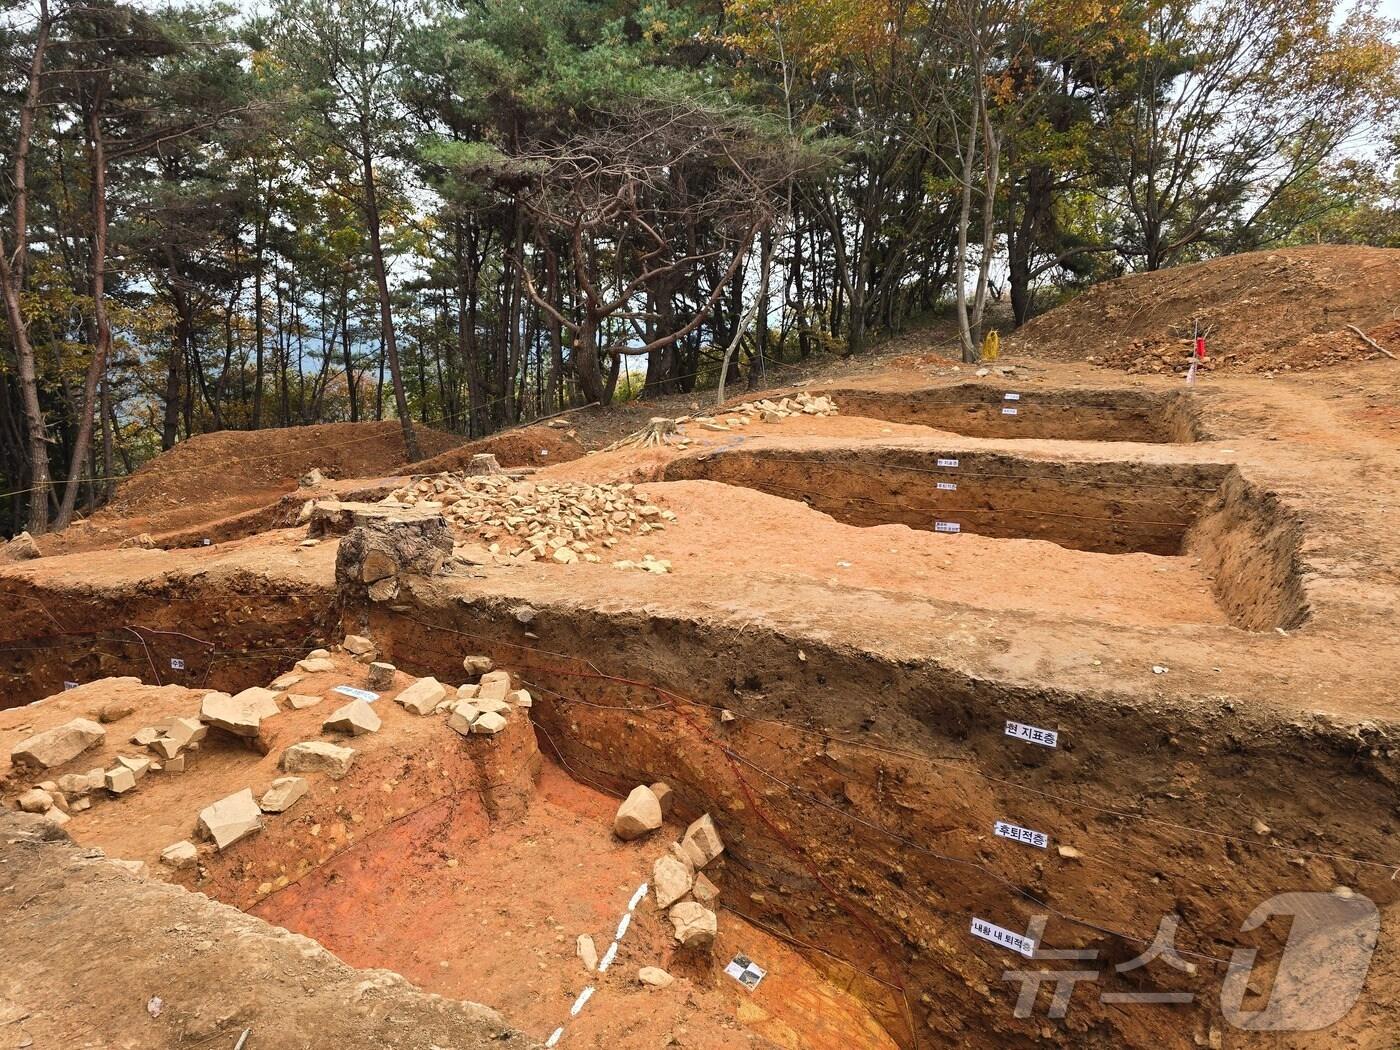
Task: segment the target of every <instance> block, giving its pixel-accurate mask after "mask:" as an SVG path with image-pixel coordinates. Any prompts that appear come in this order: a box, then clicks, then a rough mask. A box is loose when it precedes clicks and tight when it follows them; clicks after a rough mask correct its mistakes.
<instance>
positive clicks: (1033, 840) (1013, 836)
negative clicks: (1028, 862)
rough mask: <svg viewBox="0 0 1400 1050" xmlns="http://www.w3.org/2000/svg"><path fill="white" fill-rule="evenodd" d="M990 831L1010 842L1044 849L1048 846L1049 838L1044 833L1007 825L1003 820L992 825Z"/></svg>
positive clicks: (1016, 825) (1015, 825)
mask: <svg viewBox="0 0 1400 1050" xmlns="http://www.w3.org/2000/svg"><path fill="white" fill-rule="evenodd" d="M992 830H993V831H994V832H996V834H997V835H998V837H1000V838H1004V839H1010V840H1011V841H1012V842H1024V843H1025V844H1026V845H1027V846H1036V847H1038V848H1040V849H1045V848H1046V847H1047V846H1049V845H1050V836H1049V835H1047V834H1045V832H1043V831H1032V830H1031V829H1030V828H1023V827H1021V826H1020V825H1018V824H1008V823H1007V822H1006V821H1004V820H999V821H997V822H996V823H995V824H994V825H992Z"/></svg>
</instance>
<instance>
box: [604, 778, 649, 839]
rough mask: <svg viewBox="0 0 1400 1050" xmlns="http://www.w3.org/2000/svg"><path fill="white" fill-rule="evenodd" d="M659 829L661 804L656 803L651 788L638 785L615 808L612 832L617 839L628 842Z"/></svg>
mask: <svg viewBox="0 0 1400 1050" xmlns="http://www.w3.org/2000/svg"><path fill="white" fill-rule="evenodd" d="M659 827H661V803H660V802H658V801H656V796H655V795H654V794H652V791H651V788H649V787H647V786H646V785H645V784H640V785H638V786H637V787H634V788H633V789H632V793H631V794H630V795H628V796H627V798H626V799H624V800H623V802H622V805H620V806H618V807H617V816H616V817H614V818H613V832H614V833H615V834H616V835H617V837H618V838H620V839H622V840H624V841H629V840H631V839H636V838H641V837H642V836H643V835H645V834H646V833H647V832H649V831H655V830H656V829H657V828H659Z"/></svg>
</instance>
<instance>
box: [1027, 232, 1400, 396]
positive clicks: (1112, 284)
mask: <svg viewBox="0 0 1400 1050" xmlns="http://www.w3.org/2000/svg"><path fill="white" fill-rule="evenodd" d="M1397 301H1400V249H1394V248H1364V247H1355V246H1334V245H1319V246H1314V247H1305V248H1287V249H1279V250H1277V251H1260V252H1250V253H1247V254H1244V255H1231V256H1226V257H1224V258H1220V259H1212V260H1211V261H1209V262H1204V263H1198V264H1195V265H1192V266H1177V267H1173V268H1172V269H1169V270H1160V271H1158V272H1156V273H1140V274H1132V275H1130V276H1127V277H1120V278H1118V279H1117V280H1115V281H1106V282H1104V283H1103V284H1098V285H1095V286H1094V287H1092V288H1090V289H1089V290H1088V291H1086V292H1084V293H1082V294H1081V295H1078V296H1076V297H1075V298H1074V299H1072V300H1070V301H1069V302H1068V303H1067V304H1065V305H1064V306H1062V307H1060V308H1059V309H1056V310H1051V311H1050V312H1048V313H1045V314H1042V315H1041V316H1039V317H1037V318H1034V319H1033V320H1032V321H1031V322H1030V323H1029V324H1027V325H1025V326H1024V327H1022V328H1021V329H1019V330H1018V331H1017V332H1016V334H1015V337H1014V338H1013V340H1012V345H1013V347H1015V348H1016V349H1018V350H1030V349H1032V348H1033V349H1034V352H1035V353H1036V354H1037V356H1041V357H1046V358H1054V359H1060V360H1086V359H1087V360H1089V361H1091V362H1096V363H1098V364H1101V365H1105V366H1107V367H1110V368H1121V369H1123V370H1125V371H1128V372H1173V371H1175V372H1182V371H1185V369H1186V365H1187V364H1188V363H1189V360H1190V354H1191V344H1192V339H1191V337H1192V332H1193V323H1194V322H1195V321H1197V320H1199V321H1200V322H1201V324H1202V326H1203V328H1204V330H1205V332H1206V336H1207V341H1208V350H1209V357H1210V365H1209V367H1210V368H1211V369H1225V370H1231V371H1249V372H1262V371H1269V370H1273V371H1306V370H1309V369H1314V368H1320V367H1323V366H1326V365H1337V364H1354V363H1356V362H1360V361H1366V360H1375V359H1378V358H1381V357H1382V356H1383V355H1381V354H1379V353H1377V352H1376V351H1375V350H1374V349H1372V348H1371V347H1370V346H1368V345H1367V344H1366V343H1365V341H1364V340H1362V339H1360V338H1358V337H1357V335H1356V334H1355V333H1354V332H1352V331H1351V330H1349V329H1348V328H1347V327H1346V325H1348V324H1353V325H1356V326H1357V327H1358V328H1360V329H1361V331H1363V332H1366V333H1367V334H1368V335H1370V337H1371V338H1372V339H1374V340H1376V341H1377V342H1378V343H1380V344H1381V345H1382V346H1384V347H1385V348H1386V349H1387V350H1389V351H1390V352H1391V353H1395V354H1400V332H1397V330H1396V315H1395V304H1396V303H1397Z"/></svg>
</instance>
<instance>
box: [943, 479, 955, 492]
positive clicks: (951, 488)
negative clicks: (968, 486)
mask: <svg viewBox="0 0 1400 1050" xmlns="http://www.w3.org/2000/svg"><path fill="white" fill-rule="evenodd" d="M938 488H939V490H940V491H943V492H957V491H958V483H957V482H956V481H940V482H939V483H938Z"/></svg>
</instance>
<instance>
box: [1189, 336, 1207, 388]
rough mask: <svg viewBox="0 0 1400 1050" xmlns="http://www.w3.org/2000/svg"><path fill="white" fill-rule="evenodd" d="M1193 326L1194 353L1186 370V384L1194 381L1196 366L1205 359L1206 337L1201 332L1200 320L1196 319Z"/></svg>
mask: <svg viewBox="0 0 1400 1050" xmlns="http://www.w3.org/2000/svg"><path fill="white" fill-rule="evenodd" d="M1193 328H1194V332H1195V337H1196V353H1195V355H1194V356H1193V357H1192V358H1191V367H1190V368H1188V369H1187V370H1186V382H1187V384H1188V385H1190V384H1192V383H1194V382H1196V366H1197V365H1198V364H1199V363H1200V362H1202V361H1204V360H1205V359H1206V337H1205V335H1204V333H1202V332H1201V322H1200V321H1196V322H1195V323H1194V326H1193Z"/></svg>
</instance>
